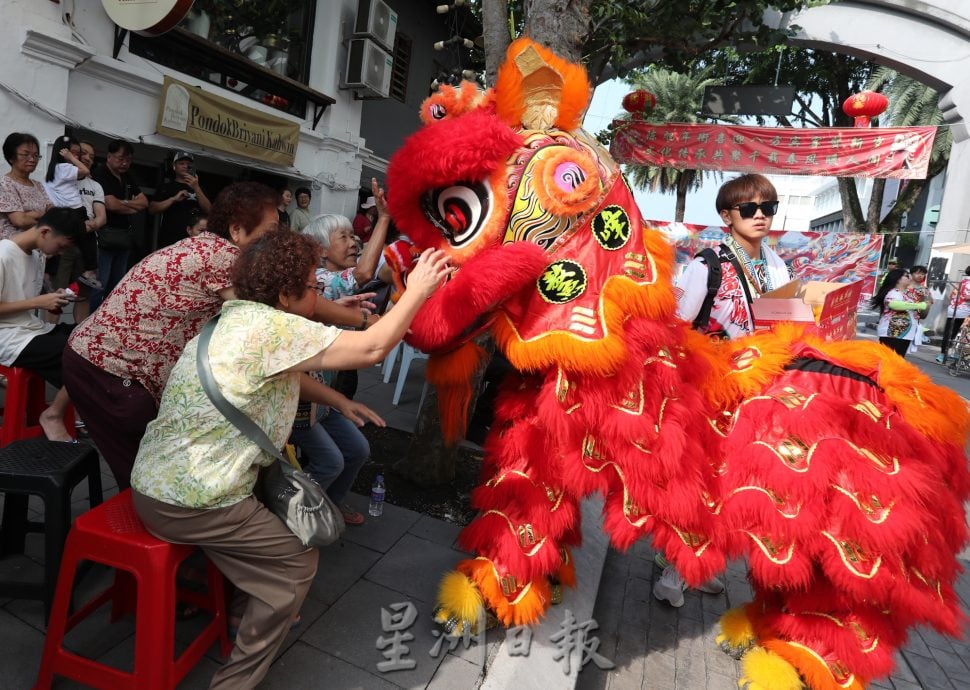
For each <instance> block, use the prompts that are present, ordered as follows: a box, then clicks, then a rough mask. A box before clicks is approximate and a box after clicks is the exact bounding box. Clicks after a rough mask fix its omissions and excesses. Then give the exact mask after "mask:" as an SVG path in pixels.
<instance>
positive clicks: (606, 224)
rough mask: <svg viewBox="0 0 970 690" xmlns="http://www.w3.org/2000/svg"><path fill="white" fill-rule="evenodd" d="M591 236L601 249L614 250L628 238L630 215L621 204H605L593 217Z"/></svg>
mask: <svg viewBox="0 0 970 690" xmlns="http://www.w3.org/2000/svg"><path fill="white" fill-rule="evenodd" d="M592 227H593V237H595V238H596V241H597V242H599V244H600V246H601V247H603V249H608V250H610V251H615V250H617V249H619V248H620V247H622V246H623V245H625V244H626V242H627V240H628V239H630V217H629V216H628V215H627V214H626V211H625V210H624V209H623V207H622V206H616V205H612V206H607V207H606V208H604V209H603V210H602V211H600V212H599V213H598V214H597V215H596V217H595V218H593V223H592Z"/></svg>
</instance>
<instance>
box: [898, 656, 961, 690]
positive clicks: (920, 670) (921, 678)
mask: <svg viewBox="0 0 970 690" xmlns="http://www.w3.org/2000/svg"><path fill="white" fill-rule="evenodd" d="M903 656H905V657H906V661H907V662H909V666H910V668H911V669H912V670H913V674H915V676H916V679H917V681H918V682H919V683H920V684H921V685H922V686H923V687H925V688H933V689H934V690H944V688H945V689H946V690H950V689H951V688H953V685H952V684H951V683H950V679H949V678H947V675H946V671H944V670H943V667H942V666H940V664H939V662H937V661H936V660H935V659H931V658H928V657H925V656H921V655H919V654H913V653H911V652H903Z"/></svg>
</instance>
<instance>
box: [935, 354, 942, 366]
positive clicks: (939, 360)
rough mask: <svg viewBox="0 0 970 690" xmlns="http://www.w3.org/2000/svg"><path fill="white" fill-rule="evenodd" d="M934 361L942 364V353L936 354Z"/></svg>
mask: <svg viewBox="0 0 970 690" xmlns="http://www.w3.org/2000/svg"><path fill="white" fill-rule="evenodd" d="M936 363H937V364H943V355H937V356H936Z"/></svg>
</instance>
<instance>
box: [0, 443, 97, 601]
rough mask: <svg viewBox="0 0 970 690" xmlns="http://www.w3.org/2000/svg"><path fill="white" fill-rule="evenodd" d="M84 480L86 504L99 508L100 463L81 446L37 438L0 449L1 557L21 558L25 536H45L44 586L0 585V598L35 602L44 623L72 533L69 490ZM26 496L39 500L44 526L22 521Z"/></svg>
mask: <svg viewBox="0 0 970 690" xmlns="http://www.w3.org/2000/svg"><path fill="white" fill-rule="evenodd" d="M85 478H86V479H87V480H88V501H89V503H90V505H91V507H92V508H93V507H94V506H97V505H99V504H100V503H101V499H102V494H101V461H100V458H99V457H98V452H97V451H96V450H95V449H94V448H92V447H91V446H89V445H86V444H83V443H64V442H61V441H48V440H47V439H43V438H38V439H30V440H27V441H17V442H15V443H11V444H10V445H9V446H6V447H4V448H0V492H3V493H4V494H5V496H4V501H3V525H2V527H0V554H3V555H7V554H11V553H23V552H24V542H25V537H26V535H27V533H28V532H40V533H42V534H43V535H44V581H43V582H20V581H9V580H3V581H0V595H2V596H5V597H6V596H9V597H14V598H26V599H40V600H42V601H43V602H44V618H45V620H46V618H47V617H48V616H49V615H50V610H51V603H52V602H53V599H54V589H55V584H56V583H57V572H58V568H59V567H60V564H61V554H62V552H63V551H64V541H65V540H66V539H67V534H68V531H69V530H70V529H71V491H72V490H73V489H74V487H75V486H77V485H78V484H80V483H81V482H82V481H84V479H85ZM30 494H34V495H35V496H40V498H41V500H43V501H44V521H43V522H35V521H31V520H28V519H27V500H28V497H29V495H30Z"/></svg>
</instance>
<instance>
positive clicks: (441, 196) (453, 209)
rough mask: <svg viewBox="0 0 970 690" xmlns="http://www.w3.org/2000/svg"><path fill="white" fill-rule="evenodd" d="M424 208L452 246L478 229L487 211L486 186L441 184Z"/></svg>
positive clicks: (466, 238)
mask: <svg viewBox="0 0 970 690" xmlns="http://www.w3.org/2000/svg"><path fill="white" fill-rule="evenodd" d="M424 209H425V214H426V215H427V216H428V219H429V220H430V221H431V222H432V223H434V225H435V226H436V227H437V228H438V229H439V230H440V231H441V233H442V234H443V235H444V236H445V237H447V238H448V240H449V242H450V243H451V244H452V246H460V245H461V244H463V243H464V242H466V241H468V240H469V239H471V238H472V237H473V236H474V235H475V233H477V232H478V230H479V229H480V227H481V224H482V222H483V220H484V218H485V216H487V215H488V210H489V193H488V189H487V187H485V185H483V184H480V183H476V182H470V183H462V184H455V185H452V186H450V187H443V188H441V189H437V190H435V191H434V192H432V193H431V194H430V195H429V197H428V198H427V199H426V201H425V204H424Z"/></svg>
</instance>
